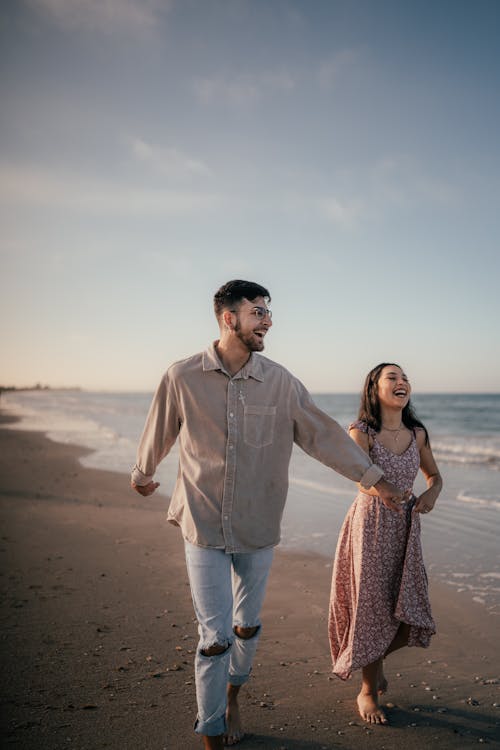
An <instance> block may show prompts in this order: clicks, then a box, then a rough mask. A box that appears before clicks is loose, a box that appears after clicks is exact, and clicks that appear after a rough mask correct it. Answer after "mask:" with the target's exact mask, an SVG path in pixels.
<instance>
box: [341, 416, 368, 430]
mask: <svg viewBox="0 0 500 750" xmlns="http://www.w3.org/2000/svg"><path fill="white" fill-rule="evenodd" d="M347 429H348V431H349V432H350V431H351V430H359V431H360V432H368V430H369V429H370V428H369V427H368V425H367V424H366V422H362V421H361V419H357V420H356V421H355V422H351V424H350V425H349V427H348V428H347Z"/></svg>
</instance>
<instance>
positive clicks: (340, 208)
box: [318, 195, 363, 228]
mask: <svg viewBox="0 0 500 750" xmlns="http://www.w3.org/2000/svg"><path fill="white" fill-rule="evenodd" d="M318 207H319V210H320V213H321V215H322V216H323V217H324V218H325V219H326V220H327V221H328V222H330V223H332V224H336V225H338V226H343V227H345V228H348V227H350V228H352V227H354V226H355V224H356V223H357V222H358V221H360V220H361V219H362V218H363V204H362V201H361V200H359V199H358V200H355V199H342V200H341V199H339V198H337V197H336V196H334V195H331V196H327V197H325V198H320V199H319V201H318Z"/></svg>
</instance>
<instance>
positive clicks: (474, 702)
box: [465, 696, 480, 706]
mask: <svg viewBox="0 0 500 750" xmlns="http://www.w3.org/2000/svg"><path fill="white" fill-rule="evenodd" d="M465 702H466V703H467V704H468V705H469V706H479V705H480V703H479V701H477V700H476V699H475V698H472V697H471V696H469V697H468V698H467V700H466V701H465Z"/></svg>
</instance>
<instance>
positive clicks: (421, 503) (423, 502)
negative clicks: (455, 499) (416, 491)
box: [415, 487, 437, 513]
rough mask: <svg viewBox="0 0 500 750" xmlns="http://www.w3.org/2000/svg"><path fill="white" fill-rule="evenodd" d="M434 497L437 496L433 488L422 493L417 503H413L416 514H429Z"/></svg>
mask: <svg viewBox="0 0 500 750" xmlns="http://www.w3.org/2000/svg"><path fill="white" fill-rule="evenodd" d="M436 497H437V494H436V491H435V490H434V488H433V487H429V489H428V490H425V492H422V494H421V495H420V497H419V498H418V500H417V502H416V503H415V510H416V511H417V513H430V512H431V510H432V509H433V508H434V503H435V502H436Z"/></svg>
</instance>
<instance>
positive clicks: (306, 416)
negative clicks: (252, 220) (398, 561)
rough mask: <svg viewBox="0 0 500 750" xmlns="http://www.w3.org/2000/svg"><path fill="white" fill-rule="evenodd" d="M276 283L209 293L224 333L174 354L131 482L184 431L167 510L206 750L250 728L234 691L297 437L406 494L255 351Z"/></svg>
mask: <svg viewBox="0 0 500 750" xmlns="http://www.w3.org/2000/svg"><path fill="white" fill-rule="evenodd" d="M270 300H271V298H270V295H269V292H268V291H267V289H265V288H264V287H262V286H260V285H259V284H255V283H253V282H248V281H240V280H236V281H229V282H228V283H227V284H225V285H224V286H223V287H221V288H220V289H219V291H218V292H217V293H216V294H215V297H214V308H215V314H216V316H217V320H218V323H219V327H220V338H219V340H218V341H216V342H215V343H214V344H212V345H211V346H210V347H209V348H208V349H207V350H206V351H204V352H202V353H200V354H196V355H194V356H193V357H189V358H188V359H185V360H182V361H181V362H176V363H175V364H174V365H172V366H171V367H170V368H169V370H168V371H167V373H166V374H165V376H164V377H163V379H162V381H161V383H160V385H159V387H158V390H157V392H156V394H155V396H154V399H153V402H152V405H151V408H150V411H149V415H148V418H147V421H146V425H145V428H144V432H143V435H142V438H141V441H140V445H139V450H138V456H137V464H136V466H135V468H134V470H133V472H132V487H133V488H134V489H135V490H136V491H137V492H139V493H140V494H141V495H144V496H148V495H151V494H152V493H153V492H154V491H155V489H156V488H157V487H158V483H157V482H155V481H154V480H153V477H154V473H155V470H156V467H157V466H158V464H159V463H160V461H161V460H162V459H163V458H164V457H165V456H166V455H167V453H168V452H169V450H170V448H171V447H172V445H173V444H174V442H175V440H176V439H177V438H178V439H179V443H180V446H179V448H180V455H179V472H178V477H177V482H176V485H175V489H174V492H173V495H172V501H171V503H170V508H169V512H168V519H169V521H170V522H171V523H173V524H175V525H177V526H180V528H181V531H182V534H183V537H184V540H185V552H186V561H187V569H188V575H189V581H190V586H191V594H192V598H193V604H194V609H195V612H196V617H197V619H198V623H199V627H198V632H199V634H200V641H199V644H198V648H197V652H196V657H195V678H196V695H197V702H198V716H197V719H196V724H195V730H196V732H198V733H199V734H201V735H202V737H203V742H204V747H205V750H219V749H220V748H222V747H223V745H224V742H225V744H227V745H234V744H236V743H237V742H238V741H239V740H240V739H241V738H242V736H243V732H242V728H241V722H240V717H239V711H238V701H237V696H238V692H239V690H240V687H241V685H243V684H244V683H245V682H246V680H247V679H248V677H249V674H250V671H251V667H252V660H253V657H254V654H255V651H256V648H257V642H258V639H259V635H260V627H261V624H260V619H259V614H260V609H261V606H262V602H263V599H264V593H265V587H266V582H267V577H268V573H269V569H270V566H271V561H272V556H273V548H274V546H275V545H276V544H278V542H279V538H280V522H281V516H282V512H283V508H284V504H285V500H286V494H287V490H288V465H289V461H290V456H291V452H292V447H293V443H294V442H295V443H297V444H298V445H299V446H300V447H301V448H302V449H303V450H304V451H306V453H308V454H309V455H311V456H313V457H314V458H316V459H318V460H319V461H321V462H323V463H324V464H326V465H327V466H330V467H331V468H333V469H335V470H336V471H338V472H339V473H341V474H343V475H345V476H347V477H349V478H350V479H352V480H353V481H356V482H360V483H361V485H362V486H364V487H371V486H375V487H376V488H377V490H378V493H379V496H380V499H381V501H382V502H384V503H385V504H386V505H388V506H389V507H390V508H392V509H393V510H396V511H397V510H399V508H398V504H397V503H398V501H400V500H401V498H402V493H401V492H400V491H399V490H397V488H396V487H394V486H393V485H391V484H389V483H388V482H386V481H385V480H384V479H383V478H382V471H381V469H379V468H378V467H377V466H375V465H374V464H372V462H371V461H370V459H369V458H368V456H367V455H366V453H365V452H364V451H362V450H361V449H360V448H358V446H356V444H355V443H354V441H352V440H351V439H350V438H349V437H348V435H347V434H346V433H345V431H344V430H343V429H342V428H341V427H340V426H339V425H338V424H337V422H335V421H334V420H333V419H331V418H330V417H328V416H327V415H326V414H324V413H323V412H322V411H320V409H318V408H317V407H316V406H315V404H314V402H313V401H312V399H311V397H310V395H309V393H308V392H307V391H306V389H305V388H304V386H303V385H302V383H300V382H299V381H298V380H297V379H296V378H295V377H293V375H291V374H290V373H289V372H288V371H287V370H285V368H284V367H282V366H281V365H279V364H277V363H275V362H272V361H271V360H269V359H267V358H266V357H263V356H260V355H259V354H256V352H260V351H262V350H263V349H264V338H265V336H266V334H267V332H268V330H269V328H270V327H271V325H272V320H271V311H270V310H269V308H268V306H267V305H268V303H269V302H270Z"/></svg>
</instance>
